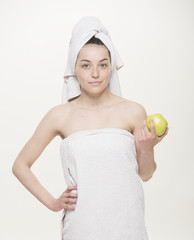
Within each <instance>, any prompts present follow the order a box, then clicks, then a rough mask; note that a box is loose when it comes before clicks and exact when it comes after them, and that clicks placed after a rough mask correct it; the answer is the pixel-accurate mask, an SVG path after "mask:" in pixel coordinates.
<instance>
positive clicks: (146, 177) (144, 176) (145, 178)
mask: <svg viewBox="0 0 194 240" xmlns="http://www.w3.org/2000/svg"><path fill="white" fill-rule="evenodd" d="M156 168H157V166H156V164H155V166H154V169H153V171H152V172H151V173H150V174H145V175H144V174H141V173H140V172H139V177H140V178H141V180H142V181H143V182H147V181H149V180H150V179H151V178H152V177H153V174H154V172H155V171H156Z"/></svg>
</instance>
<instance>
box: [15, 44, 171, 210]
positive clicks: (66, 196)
mask: <svg viewBox="0 0 194 240" xmlns="http://www.w3.org/2000/svg"><path fill="white" fill-rule="evenodd" d="M85 60H86V61H85ZM110 74H111V63H110V58H109V54H108V51H107V49H106V47H104V46H97V45H88V46H87V45H86V46H84V47H83V48H82V49H81V51H80V53H79V55H78V58H77V62H76V67H75V75H76V76H77V78H78V81H79V83H80V85H81V95H80V96H79V97H77V98H75V99H74V100H73V101H70V102H68V103H66V104H60V105H57V106H55V107H53V108H52V109H50V110H49V111H48V112H47V114H46V115H45V116H44V117H43V119H42V120H41V121H40V123H39V125H38V126H37V128H36V130H35V132H34V134H33V135H32V137H31V138H30V139H29V140H28V142H27V143H26V144H25V146H24V147H23V149H22V150H21V151H20V153H19V154H18V156H17V158H16V160H15V162H14V164H13V168H12V170H13V173H14V175H15V176H16V177H17V178H18V179H19V181H20V182H21V183H22V184H23V185H24V186H25V187H26V188H27V189H28V190H29V191H30V192H31V193H32V194H33V195H34V196H35V197H36V198H37V199H38V200H39V201H40V202H41V203H43V204H44V205H45V206H46V207H47V208H48V209H50V210H52V211H60V210H62V209H64V208H68V209H71V210H73V209H75V205H71V204H70V203H73V204H75V203H76V202H77V197H78V196H77V194H76V193H73V192H71V191H72V190H73V189H74V190H77V186H73V188H71V187H70V186H68V187H67V189H66V190H65V191H64V192H63V193H62V194H61V195H60V196H59V197H58V198H55V197H53V196H52V195H51V194H50V193H49V192H48V191H47V190H46V189H45V188H44V187H43V186H42V185H41V183H40V182H39V181H38V179H37V178H36V176H35V175H34V174H33V172H32V171H31V166H32V165H33V164H34V162H35V161H36V160H37V159H38V157H39V156H40V155H41V153H42V152H43V151H44V149H45V148H46V147H47V145H48V144H49V143H50V142H51V141H52V140H53V139H54V138H55V137H56V136H60V137H61V138H62V139H64V138H66V137H68V136H70V135H71V134H73V133H75V132H78V131H83V130H91V129H99V128H122V129H126V130H128V131H129V132H131V133H132V134H133V135H134V137H135V146H136V150H137V162H138V166H139V170H138V174H139V176H140V178H141V179H142V180H143V181H148V180H149V179H150V178H151V177H152V175H153V173H154V171H155V170H156V163H155V161H154V146H155V145H156V144H158V143H159V142H160V141H161V140H162V139H163V138H164V137H165V136H166V134H167V132H168V130H167V131H166V132H165V134H164V135H163V136H161V137H158V136H157V135H156V132H155V128H154V124H153V121H152V120H150V125H151V132H149V130H148V128H147V126H146V121H145V120H146V116H147V114H146V111H145V109H144V108H143V106H141V105H140V104H138V103H135V102H133V101H130V100H127V99H124V98H122V97H119V96H116V95H114V94H112V93H110V92H109V91H108V82H109V78H110ZM97 80H99V81H101V84H99V85H98V86H94V85H92V84H91V83H90V82H92V81H97Z"/></svg>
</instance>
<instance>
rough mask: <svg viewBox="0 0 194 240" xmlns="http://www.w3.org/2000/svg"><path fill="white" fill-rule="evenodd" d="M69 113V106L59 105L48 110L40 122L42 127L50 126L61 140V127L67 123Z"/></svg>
mask: <svg viewBox="0 0 194 240" xmlns="http://www.w3.org/2000/svg"><path fill="white" fill-rule="evenodd" d="M69 112H70V106H69V104H68V103H67V104H59V105H55V106H53V107H52V108H50V109H49V110H48V111H47V113H46V115H45V116H44V118H43V120H42V122H44V125H50V126H51V128H52V131H53V132H55V135H59V136H61V137H62V138H63V126H64V125H65V123H66V122H67V118H68V115H69Z"/></svg>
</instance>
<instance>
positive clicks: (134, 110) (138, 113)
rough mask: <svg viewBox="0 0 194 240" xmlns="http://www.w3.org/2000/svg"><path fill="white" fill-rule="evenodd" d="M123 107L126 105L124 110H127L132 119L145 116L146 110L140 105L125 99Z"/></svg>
mask: <svg viewBox="0 0 194 240" xmlns="http://www.w3.org/2000/svg"><path fill="white" fill-rule="evenodd" d="M125 105H126V110H128V111H127V112H129V113H130V114H132V115H133V116H134V117H140V118H141V117H145V116H146V110H145V108H144V107H143V106H142V105H141V104H139V103H137V102H135V101H131V100H128V99H125Z"/></svg>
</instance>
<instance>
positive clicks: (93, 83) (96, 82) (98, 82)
mask: <svg viewBox="0 0 194 240" xmlns="http://www.w3.org/2000/svg"><path fill="white" fill-rule="evenodd" d="M101 82H102V81H94V82H89V84H92V85H99V84H100V83H101Z"/></svg>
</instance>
